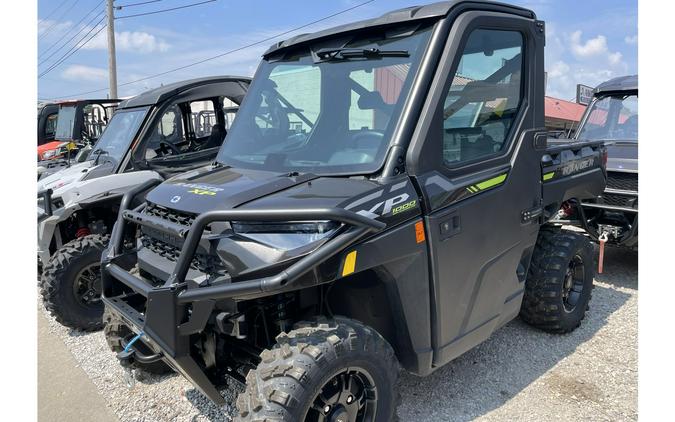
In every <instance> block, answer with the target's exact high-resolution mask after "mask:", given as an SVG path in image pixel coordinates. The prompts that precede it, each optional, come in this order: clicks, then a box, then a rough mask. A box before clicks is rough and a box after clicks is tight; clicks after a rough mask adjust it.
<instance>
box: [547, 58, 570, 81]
mask: <svg viewBox="0 0 675 422" xmlns="http://www.w3.org/2000/svg"><path fill="white" fill-rule="evenodd" d="M569 71H570V66H569V65H568V64H567V63H565V62H564V61H562V60H559V61H557V62H555V63H553V66H551V67H550V68H549V70H548V77H549V78H559V77H561V76H565V75H566V74H567V72H569Z"/></svg>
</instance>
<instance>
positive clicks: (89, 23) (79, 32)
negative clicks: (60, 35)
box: [38, 10, 105, 66]
mask: <svg viewBox="0 0 675 422" xmlns="http://www.w3.org/2000/svg"><path fill="white" fill-rule="evenodd" d="M104 13H105V12H104V11H103V10H102V11H100V12H99V13H98V14H97V15H94V17H93V18H91V19H90V20H89V22H87V23H86V24H85V25H83V26H82V28H80V30H79V31H77V32H76V33H75V34H73V36H72V37H70V38H69V39H68V41H66V42H65V43H63V45H61V47H59V48H57V49H56V50H54V51H53V52H52V53H51V54H50V55H49V56H47V57H45V58H44V59H43V60H42V61H41V62H39V63H38V66H40V65H42V64H43V63H45V62H46V61H47V60H49V58H50V57H53V56H54V55H55V54H56V53H58V52H59V51H61V50H62V49H63V47H65V46H67V45H68V43H70V42H71V41H72V40H73V39H75V37H77V36H78V35H80V34H81V33H82V32H84V30H85V29H87V28H89V27H90V26H91V23H92V22H94V21H95V20H96V19H98V18H99V17H100V16H101V15H102V14H104ZM64 37H65V36H64ZM45 53H46V51H45ZM43 54H44V53H43ZM66 54H67V53H66ZM57 61H58V59H57Z"/></svg>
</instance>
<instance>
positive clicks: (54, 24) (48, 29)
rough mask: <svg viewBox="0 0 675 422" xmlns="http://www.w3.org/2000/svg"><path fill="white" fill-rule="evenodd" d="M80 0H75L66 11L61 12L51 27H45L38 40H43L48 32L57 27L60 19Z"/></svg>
mask: <svg viewBox="0 0 675 422" xmlns="http://www.w3.org/2000/svg"><path fill="white" fill-rule="evenodd" d="M79 1H80V0H75V2H74V3H73V4H71V5H70V7H69V8H68V9H67V10H66V11H64V12H63V13H61V14H60V15H59V17H58V18H56V19H54V23H52V24H51V25H50V26H49V28H47V29H45V32H43V33H42V35H40V36H39V37H38V41H40V40H41V39H42V38H44V37H45V36H46V35H47V34H48V33H50V32H51V30H52V29H54V28H56V25H57V24H58V23H59V21H60V20H61V19H62V18H63V17H64V16H65V15H66V14H67V13H68V12H70V11H71V10H72V9H73V7H75V5H76V4H77V3H78V2H79Z"/></svg>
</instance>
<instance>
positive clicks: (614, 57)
mask: <svg viewBox="0 0 675 422" xmlns="http://www.w3.org/2000/svg"><path fill="white" fill-rule="evenodd" d="M622 57H623V54H621V53H620V52H618V51H617V52H616V53H609V54H608V55H607V60H609V64H611V65H617V64H619V63H621V58H622Z"/></svg>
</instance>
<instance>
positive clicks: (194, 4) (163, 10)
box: [115, 0, 216, 19]
mask: <svg viewBox="0 0 675 422" xmlns="http://www.w3.org/2000/svg"><path fill="white" fill-rule="evenodd" d="M214 1H216V0H205V1H200V2H198V3H192V4H186V5H184V6H178V7H171V8H169V9H162V10H155V11H153V12H145V13H137V14H135V15H126V16H117V17H116V18H115V19H126V18H135V17H137V16H146V15H154V14H156V13H164V12H171V11H174V10H178V9H186V8H188V7H194V6H199V5H202V4H206V3H213V2H214Z"/></svg>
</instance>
